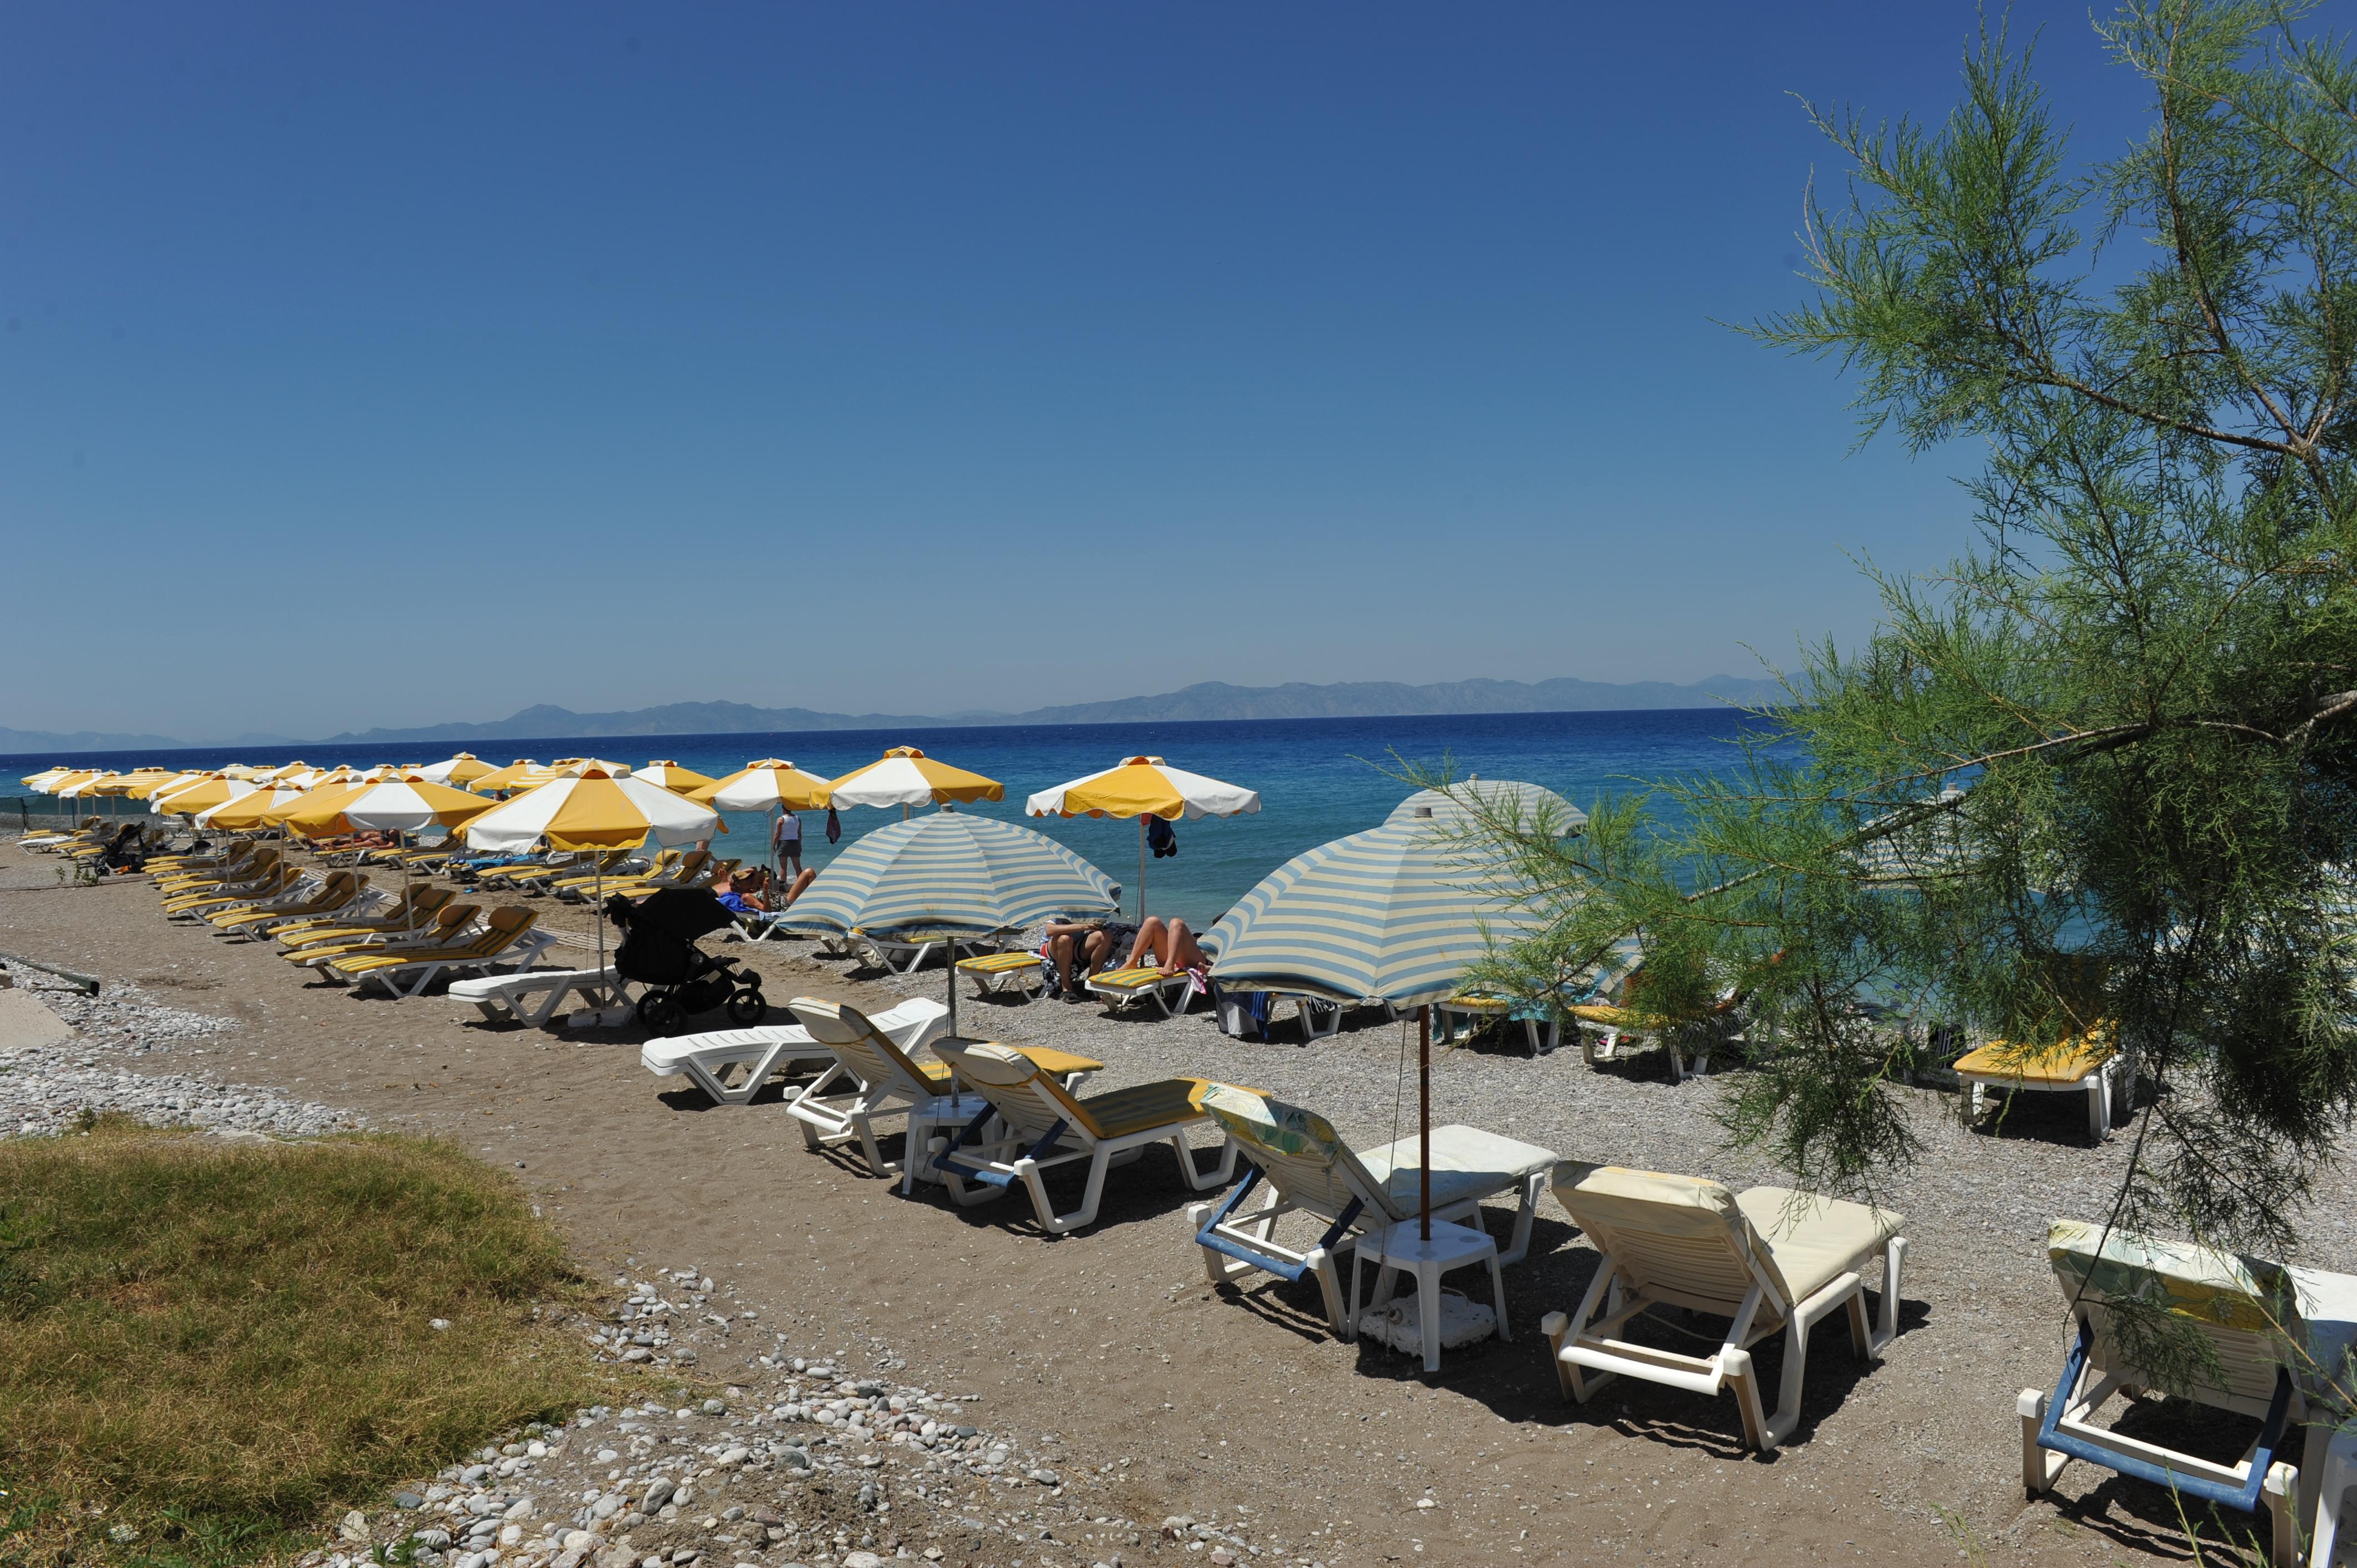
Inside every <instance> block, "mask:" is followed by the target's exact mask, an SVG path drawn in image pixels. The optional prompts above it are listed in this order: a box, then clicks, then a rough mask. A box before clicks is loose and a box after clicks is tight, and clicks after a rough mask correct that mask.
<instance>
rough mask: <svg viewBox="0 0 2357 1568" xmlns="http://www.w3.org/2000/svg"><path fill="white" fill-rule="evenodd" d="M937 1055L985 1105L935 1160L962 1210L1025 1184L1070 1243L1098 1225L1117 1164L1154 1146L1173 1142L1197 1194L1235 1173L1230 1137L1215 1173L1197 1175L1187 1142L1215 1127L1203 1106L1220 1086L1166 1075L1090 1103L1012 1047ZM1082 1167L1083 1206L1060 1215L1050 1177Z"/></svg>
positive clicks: (1049, 1223) (947, 1050)
mask: <svg viewBox="0 0 2357 1568" xmlns="http://www.w3.org/2000/svg"><path fill="white" fill-rule="evenodd" d="M933 1049H934V1051H935V1053H936V1054H938V1055H940V1056H942V1057H943V1058H945V1059H947V1060H948V1061H949V1062H950V1064H951V1065H952V1067H954V1068H955V1069H957V1076H958V1080H959V1082H961V1083H963V1084H966V1085H968V1086H970V1087H971V1088H972V1089H973V1090H974V1092H975V1093H976V1094H977V1095H979V1096H980V1097H981V1098H982V1099H983V1101H985V1104H984V1106H983V1107H982V1109H981V1110H979V1111H977V1112H975V1113H974V1116H973V1117H972V1118H971V1119H970V1120H969V1121H968V1122H966V1124H965V1126H964V1127H963V1129H962V1130H960V1132H959V1133H958V1134H957V1135H956V1136H955V1137H954V1138H952V1139H951V1140H949V1143H948V1145H947V1146H946V1147H945V1148H943V1149H942V1151H941V1152H940V1153H939V1154H936V1155H933V1156H932V1167H933V1168H934V1169H935V1170H937V1171H939V1172H941V1174H942V1180H943V1181H944V1182H945V1183H947V1185H948V1187H949V1189H950V1197H952V1199H954V1200H955V1201H957V1202H958V1203H961V1204H974V1203H984V1202H987V1201H988V1200H989V1199H991V1198H994V1197H1000V1196H1002V1195H1003V1194H1005V1193H1006V1191H1007V1190H1008V1189H1010V1188H1011V1187H1014V1186H1016V1184H1017V1183H1018V1182H1019V1183H1020V1184H1022V1187H1023V1189H1024V1191H1026V1192H1027V1193H1028V1194H1030V1197H1031V1211H1032V1213H1033V1214H1035V1215H1036V1216H1038V1218H1039V1224H1040V1227H1041V1229H1043V1230H1046V1231H1048V1233H1049V1234H1050V1235H1054V1236H1061V1235H1064V1234H1067V1233H1068V1232H1071V1231H1073V1230H1080V1229H1081V1228H1082V1226H1084V1225H1087V1224H1089V1223H1091V1222H1092V1221H1093V1220H1094V1219H1096V1217H1097V1208H1098V1207H1099V1205H1100V1204H1101V1203H1102V1202H1103V1198H1104V1182H1105V1172H1106V1171H1108V1170H1109V1169H1111V1168H1112V1166H1113V1165H1114V1161H1115V1160H1116V1159H1119V1158H1121V1157H1122V1156H1125V1155H1127V1156H1132V1157H1134V1156H1135V1155H1137V1154H1142V1153H1143V1152H1145V1150H1146V1147H1147V1146H1148V1145H1150V1144H1169V1145H1170V1151H1171V1153H1172V1154H1173V1155H1176V1156H1177V1157H1178V1161H1179V1176H1181V1177H1183V1178H1184V1179H1185V1181H1186V1183H1187V1185H1188V1186H1189V1187H1191V1188H1193V1189H1194V1190H1195V1191H1197V1192H1202V1191H1205V1190H1207V1189H1208V1188H1211V1187H1220V1186H1223V1185H1225V1183H1226V1182H1227V1181H1228V1180H1229V1178H1230V1177H1231V1176H1233V1175H1234V1174H1235V1168H1236V1145H1235V1144H1234V1143H1233V1142H1232V1141H1229V1140H1226V1139H1222V1142H1221V1148H1220V1157H1219V1159H1218V1160H1217V1161H1216V1162H1215V1163H1214V1164H1213V1165H1212V1166H1211V1170H1209V1171H1200V1170H1198V1169H1197V1168H1196V1166H1195V1156H1194V1155H1193V1153H1192V1152H1191V1151H1190V1150H1189V1147H1188V1145H1187V1130H1188V1129H1189V1128H1190V1127H1195V1126H1200V1125H1202V1124H1205V1123H1208V1122H1211V1113H1210V1112H1207V1111H1205V1110H1204V1109H1203V1107H1202V1102H1201V1097H1202V1094H1203V1091H1204V1090H1207V1089H1209V1088H1210V1087H1211V1085H1210V1084H1208V1083H1206V1082H1205V1081H1204V1080H1203V1079H1200V1078H1166V1079H1159V1080H1157V1081H1156V1082H1153V1083H1141V1084H1135V1085H1133V1086H1132V1087H1130V1088H1128V1089H1116V1090H1111V1091H1109V1092H1107V1093H1104V1094H1092V1095H1090V1096H1089V1097H1088V1098H1087V1099H1085V1100H1082V1099H1076V1098H1075V1097H1074V1096H1073V1095H1072V1093H1071V1090H1067V1089H1066V1088H1065V1087H1064V1086H1063V1085H1062V1084H1061V1083H1059V1082H1058V1081H1057V1080H1056V1078H1055V1076H1054V1075H1053V1074H1052V1073H1051V1072H1049V1070H1047V1069H1044V1068H1043V1067H1042V1066H1041V1065H1040V1063H1039V1061H1038V1060H1036V1059H1034V1058H1032V1057H1030V1056H1028V1055H1027V1054H1025V1053H1024V1052H1021V1051H1017V1050H1014V1049H1012V1048H1010V1047H1006V1046H1000V1045H991V1044H978V1045H964V1046H957V1047H952V1046H949V1045H946V1044H943V1045H936V1046H935V1047H933ZM1082 1160H1085V1161H1087V1162H1088V1168H1089V1176H1088V1186H1087V1188H1086V1190H1085V1191H1084V1192H1083V1193H1082V1197H1081V1205H1080V1207H1079V1208H1075V1209H1073V1210H1072V1211H1071V1213H1069V1214H1058V1213H1057V1212H1056V1209H1055V1205H1054V1204H1053V1203H1051V1202H1049V1197H1048V1187H1047V1184H1046V1183H1045V1182H1043V1181H1042V1180H1041V1179H1040V1176H1041V1175H1042V1173H1044V1172H1046V1171H1049V1170H1051V1169H1053V1168H1055V1167H1056V1166H1058V1165H1071V1164H1074V1163H1077V1162H1079V1161H1082ZM1124 1163H1126V1161H1125V1162H1124Z"/></svg>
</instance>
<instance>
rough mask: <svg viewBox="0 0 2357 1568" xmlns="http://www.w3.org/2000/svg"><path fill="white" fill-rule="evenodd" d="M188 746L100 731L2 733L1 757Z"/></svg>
mask: <svg viewBox="0 0 2357 1568" xmlns="http://www.w3.org/2000/svg"><path fill="white" fill-rule="evenodd" d="M186 745H188V742H187V741H185V740H174V739H172V738H171V737H170V736H161V735H109V734H106V733H104V732H103V731H100V730H77V731H75V732H74V733H73V734H71V735H59V734H58V733H57V732H56V731H54V730H45V729H0V755H6V756H12V757H13V756H30V755H35V754H38V753H40V752H46V751H56V752H70V751H158V750H168V749H170V748H172V747H175V746H186Z"/></svg>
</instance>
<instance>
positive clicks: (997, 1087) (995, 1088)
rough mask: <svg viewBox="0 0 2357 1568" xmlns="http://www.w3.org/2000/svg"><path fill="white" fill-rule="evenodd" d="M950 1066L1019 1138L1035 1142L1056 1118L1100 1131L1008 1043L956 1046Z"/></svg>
mask: <svg viewBox="0 0 2357 1568" xmlns="http://www.w3.org/2000/svg"><path fill="white" fill-rule="evenodd" d="M953 1065H954V1066H955V1067H956V1068H957V1075H958V1081H959V1082H961V1083H963V1084H965V1085H966V1086H968V1087H969V1088H971V1089H973V1090H974V1092H975V1093H977V1094H979V1095H981V1096H982V1097H983V1098H984V1099H985V1100H987V1101H990V1105H991V1109H992V1110H994V1111H996V1112H998V1114H999V1116H1000V1118H1001V1119H1002V1120H1003V1121H1005V1122H1006V1124H1007V1126H1008V1127H1009V1128H1011V1129H1012V1130H1013V1131H1014V1133H1015V1135H1016V1137H1017V1139H1018V1140H1020V1141H1021V1142H1023V1143H1027V1144H1028V1143H1035V1142H1037V1141H1038V1140H1039V1139H1040V1138H1043V1137H1045V1136H1046V1135H1047V1133H1048V1129H1049V1128H1050V1127H1052V1126H1054V1125H1055V1124H1056V1123H1057V1122H1062V1123H1063V1124H1064V1125H1066V1126H1067V1127H1077V1128H1079V1129H1080V1130H1081V1131H1082V1132H1083V1133H1087V1134H1088V1135H1089V1136H1090V1137H1092V1138H1102V1137H1103V1136H1104V1129H1103V1128H1102V1127H1100V1126H1098V1125H1097V1120H1096V1118H1095V1117H1093V1116H1092V1115H1090V1114H1089V1110H1088V1107H1087V1106H1085V1105H1082V1103H1081V1102H1080V1101H1077V1100H1075V1099H1073V1098H1072V1097H1071V1095H1070V1094H1068V1093H1066V1092H1065V1091H1064V1086H1063V1085H1062V1084H1060V1083H1058V1082H1057V1081H1056V1080H1055V1079H1052V1078H1050V1077H1049V1075H1048V1074H1046V1073H1044V1072H1042V1071H1040V1070H1039V1065H1038V1064H1037V1063H1035V1062H1033V1061H1032V1059H1031V1058H1029V1057H1027V1056H1025V1055H1024V1054H1023V1053H1022V1052H1021V1051H1018V1050H1016V1049H1014V1048H1012V1047H1007V1046H1002V1045H997V1044H995V1043H989V1042H985V1043H983V1044H979V1045H972V1046H965V1047H960V1048H959V1050H958V1052H957V1055H956V1057H955V1058H954V1062H953Z"/></svg>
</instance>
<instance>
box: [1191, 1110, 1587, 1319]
mask: <svg viewBox="0 0 2357 1568" xmlns="http://www.w3.org/2000/svg"><path fill="white" fill-rule="evenodd" d="M1202 1103H1203V1109H1204V1110H1206V1111H1208V1112H1211V1116H1212V1119H1213V1120H1215V1121H1216V1122H1219V1124H1220V1126H1221V1128H1222V1131H1224V1132H1225V1133H1227V1135H1228V1141H1229V1142H1230V1143H1231V1144H1234V1145H1235V1146H1236V1147H1237V1148H1239V1149H1241V1150H1243V1155H1244V1158H1245V1159H1246V1160H1248V1161H1250V1162H1251V1163H1252V1166H1253V1168H1252V1169H1251V1170H1250V1171H1249V1172H1247V1173H1246V1174H1245V1176H1244V1179H1243V1181H1241V1182H1239V1183H1237V1184H1236V1187H1235V1190H1234V1191H1232V1192H1231V1193H1229V1194H1228V1195H1227V1196H1226V1197H1224V1198H1222V1199H1221V1200H1220V1201H1219V1202H1217V1203H1198V1204H1194V1205H1191V1206H1190V1207H1189V1208H1188V1210H1187V1219H1188V1223H1189V1225H1190V1226H1192V1227H1193V1228H1194V1231H1195V1244H1196V1245H1197V1246H1199V1247H1200V1248H1202V1250H1203V1272H1204V1273H1205V1274H1206V1275H1208V1276H1209V1277H1210V1279H1211V1283H1213V1284H1219V1283H1222V1282H1225V1281H1232V1280H1236V1279H1240V1278H1242V1277H1243V1276H1245V1275H1248V1274H1253V1273H1272V1274H1276V1275H1279V1276H1280V1277H1282V1278H1285V1279H1287V1280H1297V1279H1299V1278H1300V1277H1301V1276H1302V1275H1303V1274H1311V1275H1314V1276H1315V1277H1316V1278H1317V1281H1318V1289H1319V1290H1320V1291H1321V1292H1323V1293H1324V1295H1325V1298H1326V1316H1327V1318H1328V1320H1329V1322H1331V1323H1332V1325H1333V1326H1334V1333H1335V1335H1336V1337H1339V1338H1342V1339H1350V1338H1351V1337H1354V1335H1355V1334H1356V1332H1357V1330H1356V1328H1355V1326H1354V1325H1352V1323H1351V1319H1350V1314H1349V1313H1348V1311H1347V1310H1345V1308H1344V1306H1343V1299H1342V1296H1343V1293H1342V1282H1341V1266H1340V1264H1341V1259H1342V1258H1343V1256H1344V1255H1345V1254H1347V1253H1348V1252H1350V1251H1351V1250H1352V1249H1353V1248H1354V1247H1355V1246H1356V1244H1357V1240H1358V1238H1359V1236H1360V1235H1361V1234H1363V1233H1365V1232H1367V1231H1371V1230H1382V1229H1383V1227H1385V1226H1390V1225H1398V1224H1404V1223H1405V1222H1406V1221H1408V1220H1410V1219H1414V1218H1415V1214H1416V1211H1417V1208H1418V1207H1419V1205H1420V1203H1421V1197H1422V1190H1423V1166H1422V1165H1421V1163H1420V1161H1421V1159H1422V1153H1421V1150H1422V1142H1421V1140H1419V1139H1416V1138H1402V1139H1400V1140H1398V1141H1397V1142H1395V1143H1390V1144H1384V1145H1383V1147H1381V1148H1378V1149H1369V1150H1367V1151H1366V1152H1365V1153H1363V1154H1361V1153H1360V1152H1359V1151H1357V1150H1355V1149H1353V1148H1351V1145H1350V1144H1347V1143H1345V1142H1344V1141H1343V1140H1342V1138H1341V1136H1340V1134H1339V1133H1336V1132H1335V1131H1334V1129H1333V1126H1332V1124H1331V1123H1329V1122H1327V1120H1326V1119H1325V1118H1324V1117H1322V1116H1318V1115H1317V1114H1315V1113H1314V1112H1308V1111H1304V1110H1302V1109H1301V1108H1300V1107H1298V1106H1295V1105H1287V1104H1286V1103H1284V1102H1283V1101H1277V1100H1272V1099H1270V1098H1269V1097H1268V1096H1266V1095H1265V1094H1262V1093H1260V1092H1259V1091H1258V1090H1251V1089H1240V1088H1238V1087H1237V1086H1235V1085H1234V1084H1228V1083H1215V1084H1213V1085H1212V1086H1211V1088H1210V1089H1208V1090H1204V1091H1203V1095H1202ZM1555 1158H1556V1156H1555V1151H1554V1150H1552V1149H1542V1148H1540V1147H1539V1146H1538V1145H1537V1144H1525V1143H1523V1142H1521V1141H1519V1140H1517V1139H1513V1138H1506V1137H1501V1136H1499V1135H1498V1134H1497V1133H1487V1132H1484V1131H1482V1130H1481V1129H1480V1128H1479V1127H1467V1126H1461V1125H1458V1126H1448V1127H1435V1128H1434V1129H1433V1130H1432V1217H1433V1218H1434V1219H1441V1220H1448V1221H1452V1222H1454V1223H1456V1224H1459V1225H1467V1226H1474V1227H1479V1226H1480V1224H1481V1200H1482V1199H1483V1198H1485V1197H1500V1196H1501V1195H1503V1194H1506V1193H1514V1194H1516V1195H1517V1196H1518V1197H1520V1199H1521V1207H1520V1208H1517V1209H1516V1211H1515V1214H1514V1229H1513V1237H1512V1241H1511V1242H1510V1244H1509V1245H1508V1246H1507V1247H1506V1248H1505V1250H1503V1251H1501V1252H1500V1253H1499V1254H1498V1262H1499V1265H1500V1266H1501V1267H1504V1266H1505V1265H1508V1264H1511V1263H1518V1262H1522V1261H1523V1258H1524V1257H1525V1256H1526V1255H1527V1254H1528V1253H1529V1251H1530V1247H1531V1221H1532V1219H1533V1218H1534V1216H1535V1214H1536V1212H1537V1208H1538V1197H1539V1189H1540V1188H1541V1187H1544V1185H1545V1182H1546V1176H1547V1173H1548V1172H1549V1171H1551V1170H1553V1169H1554V1168H1555ZM1263 1182H1265V1183H1266V1184H1267V1187H1268V1191H1267V1194H1266V1198H1265V1202H1264V1203H1263V1204H1262V1206H1261V1207H1260V1208H1257V1209H1254V1210H1253V1211H1251V1212H1249V1213H1243V1214H1240V1213H1238V1212H1237V1210H1238V1209H1239V1208H1241V1206H1242V1205H1243V1200H1244V1198H1245V1197H1247V1196H1248V1195H1249V1194H1250V1193H1251V1192H1252V1190H1253V1188H1254V1187H1256V1186H1259V1185H1260V1184H1261V1183H1263ZM1288 1214H1302V1215H1307V1216H1308V1217H1310V1218H1311V1219H1318V1220H1323V1221H1326V1222H1328V1223H1327V1226H1326V1230H1325V1231H1324V1233H1323V1234H1322V1235H1320V1236H1319V1237H1318V1240H1316V1241H1314V1242H1312V1243H1311V1244H1310V1245H1309V1246H1308V1247H1307V1248H1304V1249H1298V1250H1297V1249H1295V1248H1292V1247H1287V1246H1286V1245H1285V1244H1284V1243H1282V1242H1280V1241H1278V1240H1276V1235H1275V1231H1276V1222H1277V1221H1278V1220H1279V1219H1283V1218H1284V1217H1285V1216H1286V1215H1288Z"/></svg>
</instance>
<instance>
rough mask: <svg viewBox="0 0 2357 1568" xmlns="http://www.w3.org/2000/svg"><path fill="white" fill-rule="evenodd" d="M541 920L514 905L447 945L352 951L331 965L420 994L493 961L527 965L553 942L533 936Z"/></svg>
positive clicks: (353, 978)
mask: <svg viewBox="0 0 2357 1568" xmlns="http://www.w3.org/2000/svg"><path fill="white" fill-rule="evenodd" d="M539 918H540V917H538V916H537V915H534V914H533V912H532V911H531V910H529V909H519V908H513V907H512V906H511V907H509V908H502V909H494V910H492V911H491V913H490V917H489V918H487V919H486V920H485V922H484V925H483V929H482V930H481V931H479V932H478V933H476V934H475V935H474V936H472V937H470V938H468V939H466V940H462V941H457V942H454V943H452V944H450V945H449V946H447V947H445V948H438V949H436V950H432V951H430V952H414V953H409V952H376V953H368V952H357V953H348V954H346V955H345V956H344V957H342V958H339V959H335V960H333V961H330V962H329V963H328V964H327V966H326V969H327V971H328V972H329V973H331V974H333V975H335V976H337V977H338V978H339V979H343V980H348V981H350V982H352V983H354V984H355V985H358V986H361V987H366V986H368V985H371V984H375V985H382V986H383V987H384V989H385V990H386V991H387V992H389V993H392V994H393V995H394V996H396V997H402V996H415V995H417V994H418V993H420V992H422V991H424V990H425V988H426V987H427V986H428V985H431V984H432V983H434V982H435V981H436V980H437V979H440V978H442V977H444V976H446V975H456V974H459V973H472V974H479V973H481V972H484V971H485V970H487V969H490V967H492V966H493V965H504V966H508V967H513V968H522V966H523V965H525V964H528V963H530V962H531V961H533V959H534V958H536V957H538V956H539V955H540V954H541V953H542V952H543V951H544V950H546V949H547V948H548V946H549V939H548V938H546V937H545V936H544V937H542V938H540V939H539V940H537V941H534V940H532V939H531V938H530V937H529V936H528V935H527V933H529V932H530V931H531V930H532V928H533V922H534V921H536V920H537V919H539Z"/></svg>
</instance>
